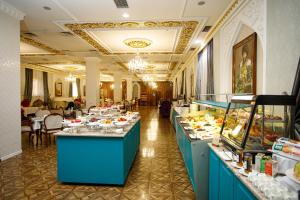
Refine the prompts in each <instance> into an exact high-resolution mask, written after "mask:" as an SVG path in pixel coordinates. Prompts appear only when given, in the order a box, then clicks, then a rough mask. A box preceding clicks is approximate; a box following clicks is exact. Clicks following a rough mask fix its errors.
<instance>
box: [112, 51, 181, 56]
mask: <svg viewBox="0 0 300 200" xmlns="http://www.w3.org/2000/svg"><path fill="white" fill-rule="evenodd" d="M139 54H140V55H176V53H173V52H156V51H155V52H139ZM110 55H136V53H134V52H128V53H111V54H110Z"/></svg>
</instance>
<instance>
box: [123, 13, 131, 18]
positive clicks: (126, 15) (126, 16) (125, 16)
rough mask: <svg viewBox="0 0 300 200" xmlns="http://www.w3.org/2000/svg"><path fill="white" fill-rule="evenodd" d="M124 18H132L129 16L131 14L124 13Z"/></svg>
mask: <svg viewBox="0 0 300 200" xmlns="http://www.w3.org/2000/svg"><path fill="white" fill-rule="evenodd" d="M122 17H124V18H128V17H130V16H129V14H128V13H123V15H122Z"/></svg>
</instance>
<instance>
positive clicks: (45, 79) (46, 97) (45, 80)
mask: <svg viewBox="0 0 300 200" xmlns="http://www.w3.org/2000/svg"><path fill="white" fill-rule="evenodd" d="M43 86H44V87H43V89H44V102H45V103H48V100H49V98H50V95H49V87H48V72H43Z"/></svg>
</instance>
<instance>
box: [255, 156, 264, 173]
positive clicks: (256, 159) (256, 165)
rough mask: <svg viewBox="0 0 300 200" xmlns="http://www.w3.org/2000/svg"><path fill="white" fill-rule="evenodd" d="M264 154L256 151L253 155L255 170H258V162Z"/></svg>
mask: <svg viewBox="0 0 300 200" xmlns="http://www.w3.org/2000/svg"><path fill="white" fill-rule="evenodd" d="M264 155H265V154H263V153H258V154H256V156H255V170H256V171H258V172H260V163H261V159H262V158H263V156H264Z"/></svg>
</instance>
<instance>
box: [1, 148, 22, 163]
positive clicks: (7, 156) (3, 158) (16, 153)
mask: <svg viewBox="0 0 300 200" xmlns="http://www.w3.org/2000/svg"><path fill="white" fill-rule="evenodd" d="M21 153H22V150H19V151H16V152H14V153H11V154H8V155H6V156H3V157H1V158H0V160H1V161H4V160H7V159H9V158H11V157H14V156H16V155H19V154H21Z"/></svg>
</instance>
